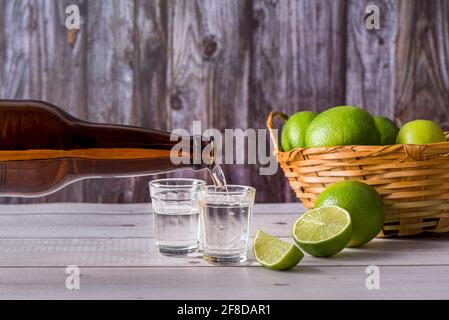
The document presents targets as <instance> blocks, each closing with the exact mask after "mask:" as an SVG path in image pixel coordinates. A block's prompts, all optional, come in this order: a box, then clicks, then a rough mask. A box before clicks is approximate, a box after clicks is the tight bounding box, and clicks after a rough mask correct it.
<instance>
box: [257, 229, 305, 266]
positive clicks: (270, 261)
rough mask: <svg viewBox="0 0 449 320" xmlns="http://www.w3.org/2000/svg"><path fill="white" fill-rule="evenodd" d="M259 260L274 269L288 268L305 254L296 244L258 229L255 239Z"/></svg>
mask: <svg viewBox="0 0 449 320" xmlns="http://www.w3.org/2000/svg"><path fill="white" fill-rule="evenodd" d="M254 256H255V257H256V260H257V262H259V263H260V264H261V265H263V266H264V267H267V268H269V269H272V270H288V269H291V268H293V267H294V266H296V265H297V264H298V262H299V261H301V259H302V257H304V254H303V253H302V252H301V250H299V249H298V248H297V247H296V246H295V245H294V244H291V243H288V242H285V241H282V240H280V239H278V238H276V237H273V236H271V235H269V234H267V233H265V232H263V231H260V230H258V231H257V233H256V238H255V239H254Z"/></svg>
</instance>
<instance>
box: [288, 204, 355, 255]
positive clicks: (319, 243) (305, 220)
mask: <svg viewBox="0 0 449 320" xmlns="http://www.w3.org/2000/svg"><path fill="white" fill-rule="evenodd" d="M351 234H352V223H351V216H350V215H349V212H348V211H346V210H345V209H343V208H340V207H337V206H326V207H321V208H316V209H312V210H310V211H308V212H306V213H305V214H304V215H302V216H301V217H300V218H299V219H298V220H296V222H295V224H294V225H293V239H294V240H295V242H296V244H297V245H298V246H299V247H300V248H301V249H302V250H304V251H305V252H307V253H308V254H310V255H312V256H315V257H329V256H333V255H334V254H337V253H338V252H340V251H341V250H343V249H344V248H345V247H346V246H347V244H348V243H349V240H351Z"/></svg>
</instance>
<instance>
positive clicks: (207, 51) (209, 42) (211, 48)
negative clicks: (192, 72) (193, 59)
mask: <svg viewBox="0 0 449 320" xmlns="http://www.w3.org/2000/svg"><path fill="white" fill-rule="evenodd" d="M217 51H218V42H217V41H216V39H215V37H214V36H207V37H205V38H204V40H203V55H204V57H205V58H206V59H210V58H212V57H213V56H214V55H215V54H216V53H217Z"/></svg>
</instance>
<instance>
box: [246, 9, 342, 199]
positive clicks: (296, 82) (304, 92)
mask: <svg viewBox="0 0 449 320" xmlns="http://www.w3.org/2000/svg"><path fill="white" fill-rule="evenodd" d="M253 15H254V21H253V23H254V36H253V53H252V77H251V92H252V95H251V97H250V99H251V100H250V101H251V102H250V105H251V117H250V121H249V123H250V127H253V128H265V122H266V119H267V116H268V114H269V112H270V111H273V110H275V111H283V112H284V113H287V114H288V115H290V114H293V113H295V112H297V111H302V110H314V111H322V110H324V109H326V108H328V107H330V106H336V105H341V104H343V103H344V100H345V96H344V92H345V88H344V67H345V63H344V60H345V56H344V52H345V42H344V39H345V38H344V33H342V32H339V31H338V30H342V29H344V28H345V24H344V17H345V2H344V1H310V0H300V1H270V0H256V1H254V2H253ZM259 143H260V142H259ZM251 184H252V185H263V186H264V187H263V188H258V189H257V197H258V199H259V201H266V200H263V199H270V198H271V197H272V196H273V195H274V194H275V195H276V198H277V199H279V202H289V201H293V199H294V195H293V193H292V192H291V190H290V187H289V186H288V184H287V183H286V178H284V176H283V173H282V170H281V169H280V168H279V172H278V173H277V174H276V175H274V176H260V175H259V173H258V167H254V168H253V174H252V181H251Z"/></svg>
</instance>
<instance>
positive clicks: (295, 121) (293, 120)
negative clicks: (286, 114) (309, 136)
mask: <svg viewBox="0 0 449 320" xmlns="http://www.w3.org/2000/svg"><path fill="white" fill-rule="evenodd" d="M316 116H317V113H316V112H312V111H301V112H297V113H295V114H294V115H292V116H291V117H290V118H288V120H287V122H286V123H285V124H284V126H283V127H282V134H281V144H282V149H283V150H284V151H290V150H292V149H294V148H304V146H305V144H304V137H305V134H306V130H307V127H308V126H309V124H310V122H311V121H312V120H313V118H315V117H316Z"/></svg>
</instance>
